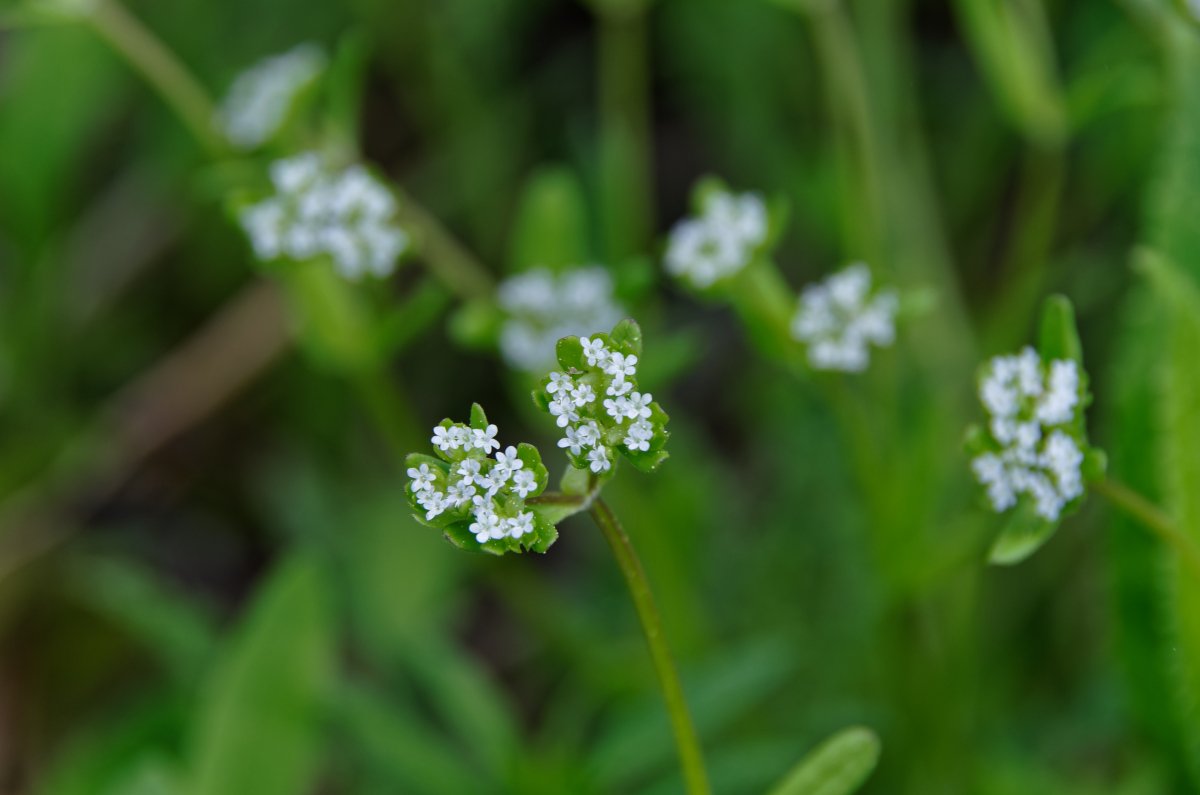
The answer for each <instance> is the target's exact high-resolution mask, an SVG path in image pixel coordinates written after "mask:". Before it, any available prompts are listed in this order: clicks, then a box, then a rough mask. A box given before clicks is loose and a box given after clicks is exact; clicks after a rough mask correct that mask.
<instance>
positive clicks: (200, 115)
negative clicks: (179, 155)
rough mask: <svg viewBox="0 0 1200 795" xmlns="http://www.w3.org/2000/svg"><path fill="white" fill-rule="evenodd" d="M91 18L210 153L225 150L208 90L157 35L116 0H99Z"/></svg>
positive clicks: (96, 28)
mask: <svg viewBox="0 0 1200 795" xmlns="http://www.w3.org/2000/svg"><path fill="white" fill-rule="evenodd" d="M88 19H89V21H90V22H91V24H92V27H94V28H95V30H96V32H97V33H98V34H99V35H100V37H101V38H102V39H104V40H105V41H107V42H108V43H109V44H110V45H111V46H112V48H113V49H114V50H116V51H117V52H118V53H120V54H121V55H122V56H123V57H124V58H125V59H126V60H127V61H129V63H130V64H131V65H132V66H133V67H134V68H135V69H137V70H138V71H139V72H141V74H142V77H143V78H145V80H146V82H148V83H149V84H150V85H151V86H153V87H154V88H155V89H156V90H157V91H158V93H159V94H161V95H162V98H163V99H164V100H166V102H167V104H168V105H170V106H171V108H172V109H173V110H174V111H175V113H177V114H178V115H179V118H180V119H181V120H182V121H183V123H184V124H185V125H187V127H188V129H189V130H191V132H192V134H193V135H194V136H196V140H198V141H199V142H200V143H201V144H202V145H203V146H204V147H205V149H207V150H208V151H209V153H210V154H214V155H217V154H221V153H223V152H224V151H225V145H224V143H223V142H222V141H221V139H220V138H219V137H218V136H217V134H216V132H215V131H214V128H213V118H214V116H215V113H216V110H215V107H214V105H213V102H212V99H210V98H209V96H208V92H206V91H205V90H204V88H203V87H202V86H201V85H200V83H199V82H198V81H197V80H196V78H195V77H194V76H193V75H192V74H191V72H189V71H188V70H187V68H186V67H185V66H184V65H183V64H182V63H180V61H179V59H178V58H176V57H175V55H174V54H173V53H172V52H171V51H170V50H169V49H167V47H166V46H165V45H164V44H163V43H162V41H160V40H159V39H158V37H157V36H155V35H154V34H153V33H152V32H151V31H150V30H149V29H148V28H147V27H146V26H145V25H143V24H142V23H141V22H139V21H138V19H137V18H136V17H134V16H133V15H132V14H130V13H129V12H128V11H126V10H125V8H124V7H123V6H122V5H120V3H118V2H117V0H96V2H95V6H94V8H93V9H92V12H91V14H90V15H89V16H88Z"/></svg>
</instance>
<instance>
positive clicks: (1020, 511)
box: [988, 500, 1059, 566]
mask: <svg viewBox="0 0 1200 795" xmlns="http://www.w3.org/2000/svg"><path fill="white" fill-rule="evenodd" d="M1058 524H1059V523H1058V522H1049V521H1046V520H1045V519H1043V518H1042V517H1040V516H1038V515H1037V513H1036V512H1035V511H1034V509H1033V505H1032V503H1031V502H1030V501H1029V500H1021V501H1020V502H1019V503H1018V504H1017V507H1016V508H1014V509H1013V513H1012V515H1011V516H1010V517H1009V519H1008V521H1007V522H1006V523H1005V525H1004V529H1003V530H1001V531H1000V535H999V537H998V538H997V539H996V540H995V542H993V543H992V548H991V551H989V552H988V562H989V563H993V564H996V565H999V566H1012V565H1014V564H1017V563H1020V562H1021V561H1023V560H1025V559H1026V558H1027V557H1029V556H1030V555H1032V554H1033V553H1034V552H1036V551H1037V550H1038V549H1039V548H1040V547H1041V546H1042V545H1043V544H1045V543H1046V542H1047V541H1049V540H1050V537H1051V536H1053V535H1054V532H1055V531H1056V530H1057V529H1058Z"/></svg>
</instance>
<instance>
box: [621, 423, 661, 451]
mask: <svg viewBox="0 0 1200 795" xmlns="http://www.w3.org/2000/svg"><path fill="white" fill-rule="evenodd" d="M653 438H654V426H652V425H651V424H650V423H649V422H647V421H645V420H638V421H637V422H635V423H633V424H632V425H630V426H629V430H628V431H626V434H625V440H624V441H625V446H626V447H628V448H629V449H630V450H634V451H638V450H640V451H642V452H645V451H647V450H649V449H650V440H651V439H653Z"/></svg>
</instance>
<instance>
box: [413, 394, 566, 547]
mask: <svg viewBox="0 0 1200 795" xmlns="http://www.w3.org/2000/svg"><path fill="white" fill-rule="evenodd" d="M496 434H497V428H496V426H495V425H493V424H491V423H489V422H488V420H487V415H486V414H484V411H483V408H482V407H481V406H479V404H475V405H474V406H472V407H471V422H470V424H469V425H468V424H463V423H456V422H452V421H450V420H449V419H445V420H442V421H441V423H439V424H438V425H437V426H435V427H434V429H433V436H432V438H431V439H430V443H431V444H432V445H433V449H434V452H435V453H436V456H429V455H422V454H419V453H414V454H412V455H410V456H408V458H407V459H406V464H407V466H408V477H409V483H408V486H407V487H406V488H405V493H406V494H407V495H408V499H409V502H410V504H411V505H412V507H413V512H414V514H415V515H416V517H417V519H419V520H420V521H421V522H423V523H424V524H427V525H429V526H430V527H436V528H437V529H439V530H441V531H442V532H443V533H444V534H445V536H446V538H447V539H449V540H450V541H451V542H452V543H454V544H455V545H457V546H459V547H462V548H464V549H478V550H482V551H484V552H490V553H492V554H495V555H501V554H504V553H505V552H521V551H524V550H533V551H535V552H545V551H546V550H547V549H549V548H550V545H551V544H553V543H554V540H555V539H556V538H557V537H558V531H557V530H556V529H555V527H554V525H553V524H551V523H550V522H548V521H547V520H546V519H545V518H544V516H542V515H541V514H539V512H537V511H536V510H534V509H533V508H532V507H531V506H530V505H528V504H527V502H526V501H527V500H530V499H532V498H534V497H537V496H538V495H539V494H541V493H542V492H543V491H544V490H545V488H546V481H547V473H546V467H544V466H543V465H542V456H541V454H540V453H538V450H537V448H536V447H534V446H533V445H531V444H526V443H524V442H522V443H521V444H520V445H518V446H516V447H513V446H511V445H510V446H508V447H505V448H503V449H501V447H500V442H499V441H497V440H496Z"/></svg>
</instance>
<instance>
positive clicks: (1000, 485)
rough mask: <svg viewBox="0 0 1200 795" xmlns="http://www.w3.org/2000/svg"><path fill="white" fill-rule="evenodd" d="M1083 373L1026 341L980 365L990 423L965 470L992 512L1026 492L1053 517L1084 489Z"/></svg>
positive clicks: (1039, 509) (1044, 514)
mask: <svg viewBox="0 0 1200 795" xmlns="http://www.w3.org/2000/svg"><path fill="white" fill-rule="evenodd" d="M1085 381H1086V379H1085V377H1084V375H1083V373H1082V369H1081V368H1080V366H1079V364H1078V363H1077V362H1076V361H1074V360H1072V359H1055V360H1052V361H1050V362H1044V361H1043V360H1042V358H1041V357H1040V356H1039V355H1038V353H1037V351H1035V350H1034V349H1033V348H1030V347H1027V348H1025V349H1024V350H1022V351H1021V352H1020V353H1019V354H1016V355H1011V356H997V357H995V358H994V359H992V360H991V361H990V362H988V363H987V365H985V367H984V370H983V373H982V375H981V377H980V380H979V399H980V401H981V402H982V403H983V407H984V409H985V410H986V411H987V414H988V424H987V429H986V433H985V434H984V437H983V440H982V442H981V443H980V444H978V445H977V447H978V448H979V450H978V454H977V455H975V456H974V458H973V459H972V460H971V470H972V471H973V472H974V474H975V477H976V479H977V480H978V481H979V483H980V484H981V485H983V486H984V488H985V489H986V492H987V498H988V501H989V502H990V503H991V506H992V508H993V509H995V510H996V511H997V512H1003V511H1007V510H1009V509H1010V508H1013V507H1014V506H1016V505H1017V504H1018V501H1019V500H1020V499H1021V498H1022V497H1024V498H1027V499H1028V500H1030V502H1031V505H1032V507H1033V510H1034V512H1035V513H1036V514H1037V515H1038V516H1039V517H1041V518H1042V519H1045V520H1046V521H1051V522H1053V521H1056V520H1058V519H1059V518H1060V516H1061V515H1062V513H1063V511H1064V510H1065V509H1066V508H1067V506H1068V505H1070V504H1072V503H1073V502H1075V501H1076V500H1078V499H1079V498H1080V497H1082V496H1083V493H1084V475H1083V466H1084V459H1085V453H1086V451H1087V449H1088V447H1087V443H1086V441H1085V440H1084V438H1083V408H1084V406H1085V405H1086V403H1087V392H1086V383H1085Z"/></svg>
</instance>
